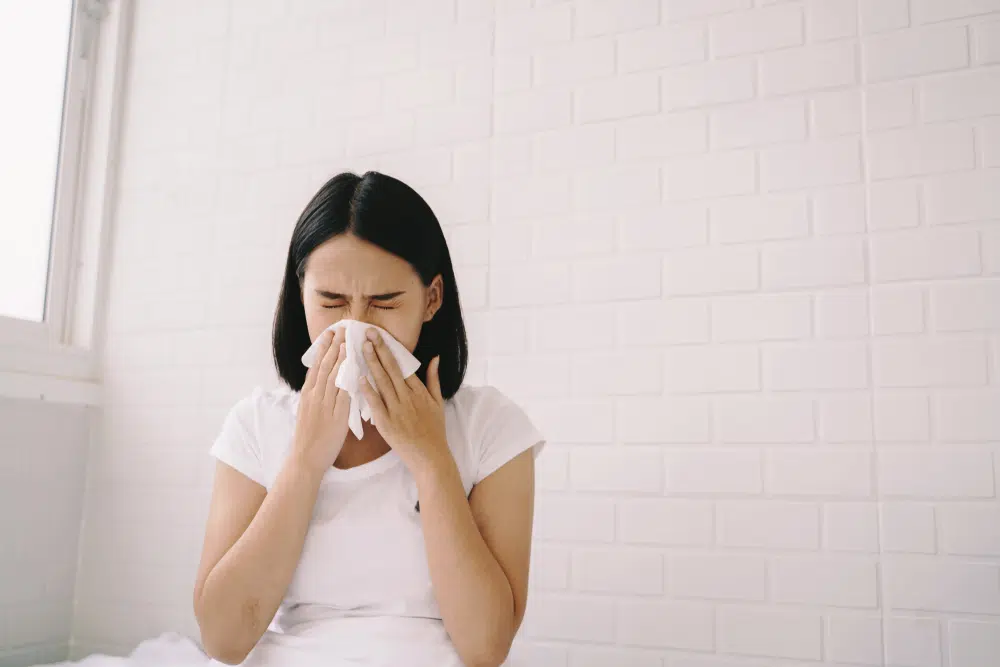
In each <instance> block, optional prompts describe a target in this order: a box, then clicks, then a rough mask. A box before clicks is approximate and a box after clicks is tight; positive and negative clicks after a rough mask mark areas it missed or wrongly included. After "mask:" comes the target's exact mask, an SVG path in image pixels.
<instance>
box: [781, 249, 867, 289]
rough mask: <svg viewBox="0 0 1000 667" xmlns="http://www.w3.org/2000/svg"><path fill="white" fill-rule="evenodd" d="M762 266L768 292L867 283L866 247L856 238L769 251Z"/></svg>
mask: <svg viewBox="0 0 1000 667" xmlns="http://www.w3.org/2000/svg"><path fill="white" fill-rule="evenodd" d="M761 264H762V266H763V285H764V287H765V288H766V289H785V288H795V287H825V286H829V287H833V286H838V285H852V284H858V283H863V282H864V281H865V258H864V245H863V242H862V241H861V240H859V239H855V238H846V239H829V240H824V241H804V242H798V243H784V244H782V245H780V246H774V247H769V248H765V249H764V251H763V253H762V257H761Z"/></svg>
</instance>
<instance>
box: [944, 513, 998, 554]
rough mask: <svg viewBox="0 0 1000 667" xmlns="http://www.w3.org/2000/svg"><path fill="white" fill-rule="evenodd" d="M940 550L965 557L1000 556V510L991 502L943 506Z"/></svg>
mask: <svg viewBox="0 0 1000 667" xmlns="http://www.w3.org/2000/svg"><path fill="white" fill-rule="evenodd" d="M937 519H938V525H939V526H940V529H941V532H940V535H941V550H942V551H943V552H944V553H947V554H956V555H963V556H1000V509H998V508H997V506H996V505H995V504H993V503H990V504H961V505H952V504H948V505H941V507H939V508H938V509H937Z"/></svg>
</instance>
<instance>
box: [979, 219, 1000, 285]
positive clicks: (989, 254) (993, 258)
mask: <svg viewBox="0 0 1000 667" xmlns="http://www.w3.org/2000/svg"><path fill="white" fill-rule="evenodd" d="M982 234H983V235H982V244H983V269H985V271H986V273H989V274H994V275H995V274H1000V225H993V226H991V227H989V228H987V229H984V230H983V231H982Z"/></svg>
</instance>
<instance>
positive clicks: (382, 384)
mask: <svg viewBox="0 0 1000 667" xmlns="http://www.w3.org/2000/svg"><path fill="white" fill-rule="evenodd" d="M363 348H364V355H365V360H366V361H367V362H368V370H370V371H371V373H372V377H373V378H375V386H376V387H378V391H379V393H380V394H381V395H382V400H383V402H384V403H385V404H386V405H389V404H390V403H394V402H396V401H398V400H399V395H398V394H397V393H396V385H394V384H393V382H392V378H390V377H389V374H388V373H387V372H386V370H385V367H384V366H383V365H382V360H381V359H380V358H379V356H378V355H377V354H376V353H375V348H374V347H373V346H372V343H371V341H366V342H365V344H364V346H363Z"/></svg>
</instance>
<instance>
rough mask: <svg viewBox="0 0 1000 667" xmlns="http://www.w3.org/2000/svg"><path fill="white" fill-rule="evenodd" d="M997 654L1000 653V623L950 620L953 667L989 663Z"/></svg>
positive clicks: (949, 649)
mask: <svg viewBox="0 0 1000 667" xmlns="http://www.w3.org/2000/svg"><path fill="white" fill-rule="evenodd" d="M997 655H1000V624H998V623H986V622H981V621H972V620H969V621H966V620H960V619H951V620H949V621H948V656H949V657H950V659H951V662H950V665H951V667H977V666H978V665H987V664H989V662H990V660H992V659H993V656H997Z"/></svg>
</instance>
